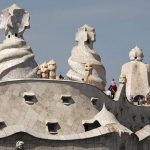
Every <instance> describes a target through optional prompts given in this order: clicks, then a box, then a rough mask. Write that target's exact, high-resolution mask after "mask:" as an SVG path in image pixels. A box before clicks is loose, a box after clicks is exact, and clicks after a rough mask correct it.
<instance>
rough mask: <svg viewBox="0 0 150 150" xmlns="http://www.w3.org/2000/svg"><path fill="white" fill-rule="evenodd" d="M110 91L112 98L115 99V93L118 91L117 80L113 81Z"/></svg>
mask: <svg viewBox="0 0 150 150" xmlns="http://www.w3.org/2000/svg"><path fill="white" fill-rule="evenodd" d="M108 90H110V91H111V98H112V99H114V97H115V93H116V91H117V85H116V82H115V79H112V81H111V85H110V86H109V88H108Z"/></svg>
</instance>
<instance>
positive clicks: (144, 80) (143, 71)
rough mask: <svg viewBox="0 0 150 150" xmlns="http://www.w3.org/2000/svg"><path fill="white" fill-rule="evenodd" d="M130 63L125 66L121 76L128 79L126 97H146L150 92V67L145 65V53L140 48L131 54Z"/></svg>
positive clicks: (133, 50) (136, 48)
mask: <svg viewBox="0 0 150 150" xmlns="http://www.w3.org/2000/svg"><path fill="white" fill-rule="evenodd" d="M129 57H130V60H131V61H130V62H128V63H126V64H124V65H123V66H122V70H121V76H123V77H125V78H126V96H127V97H128V99H130V98H131V97H134V96H136V95H144V96H146V94H147V93H148V92H150V65H149V64H144V63H143V62H142V60H143V57H144V55H143V52H142V50H141V49H139V48H138V47H135V48H134V49H132V50H131V51H130V53H129Z"/></svg>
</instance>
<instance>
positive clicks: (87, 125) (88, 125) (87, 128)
mask: <svg viewBox="0 0 150 150" xmlns="http://www.w3.org/2000/svg"><path fill="white" fill-rule="evenodd" d="M83 126H84V129H85V131H90V130H93V129H96V128H98V127H100V126H101V125H100V123H99V122H98V121H97V120H95V121H94V122H93V123H88V122H85V123H84V124H83Z"/></svg>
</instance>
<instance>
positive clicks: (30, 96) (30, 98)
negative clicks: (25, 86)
mask: <svg viewBox="0 0 150 150" xmlns="http://www.w3.org/2000/svg"><path fill="white" fill-rule="evenodd" d="M23 97H24V99H25V102H26V103H27V104H29V105H32V104H34V103H36V102H37V99H36V96H35V94H34V93H31V92H24V94H23Z"/></svg>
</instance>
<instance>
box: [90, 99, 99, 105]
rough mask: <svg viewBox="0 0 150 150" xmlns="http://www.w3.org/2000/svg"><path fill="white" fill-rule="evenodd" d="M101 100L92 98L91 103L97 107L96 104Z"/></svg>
mask: <svg viewBox="0 0 150 150" xmlns="http://www.w3.org/2000/svg"><path fill="white" fill-rule="evenodd" d="M98 99H99V98H96V97H91V103H92V104H93V105H96V102H97V101H98Z"/></svg>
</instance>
